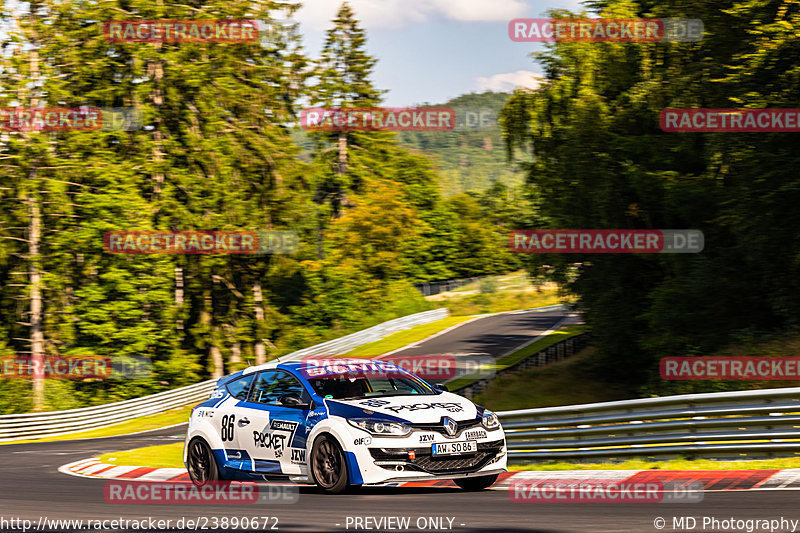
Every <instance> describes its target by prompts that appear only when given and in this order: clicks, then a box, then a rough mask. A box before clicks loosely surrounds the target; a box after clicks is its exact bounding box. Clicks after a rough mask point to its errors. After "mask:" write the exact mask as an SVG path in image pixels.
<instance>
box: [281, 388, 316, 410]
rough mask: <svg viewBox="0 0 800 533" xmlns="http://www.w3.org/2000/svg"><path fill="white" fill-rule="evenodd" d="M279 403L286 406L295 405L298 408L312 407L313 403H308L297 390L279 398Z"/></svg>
mask: <svg viewBox="0 0 800 533" xmlns="http://www.w3.org/2000/svg"><path fill="white" fill-rule="evenodd" d="M278 403H279V404H281V405H282V406H284V407H294V408H297V409H310V408H311V404H309V403H306V402H304V401H303V399H302V398H301V397H300V395H299V394H297V393H296V392H289V393H287V394H284V395H283V396H281V397H280V398H278Z"/></svg>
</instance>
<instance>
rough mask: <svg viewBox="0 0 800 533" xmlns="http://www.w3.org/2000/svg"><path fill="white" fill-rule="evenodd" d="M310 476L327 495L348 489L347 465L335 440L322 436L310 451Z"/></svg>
mask: <svg viewBox="0 0 800 533" xmlns="http://www.w3.org/2000/svg"><path fill="white" fill-rule="evenodd" d="M311 475H312V476H313V478H314V482H315V483H316V484H317V486H319V488H320V489H322V492H325V493H327V494H339V493H341V492H344V491H345V490H346V489H347V487H348V484H349V482H348V478H347V463H346V462H345V458H344V452H343V451H342V447H341V446H339V443H338V442H336V439H334V438H333V437H330V436H328V435H322V436H321V437H319V438H318V439H317V440H316V442H314V447H313V448H312V449H311Z"/></svg>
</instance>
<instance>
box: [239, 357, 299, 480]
mask: <svg viewBox="0 0 800 533" xmlns="http://www.w3.org/2000/svg"><path fill="white" fill-rule="evenodd" d="M289 393H295V394H297V395H298V396H300V397H301V398H302V399H303V400H304V403H310V401H311V398H310V396H309V394H308V392H307V391H306V390H305V388H304V387H303V385H302V383H300V381H299V380H298V379H297V378H296V377H295V376H293V375H292V374H290V373H289V372H287V371H285V370H281V369H273V370H264V371H261V372H259V373H258V374H257V375H256V378H255V381H254V382H253V386H252V388H251V390H250V394H249V395H248V398H247V401H245V402H242V403H240V404H239V405H238V406H237V410H238V413H239V421H240V422H241V423H245V422H246V423H247V424H248V426H247V427H248V428H249V429H248V431H240V432H239V436H238V439H239V440H238V446H239V447H240V448H242V449H243V450H245V451H246V452H247V454H248V455H249V456H250V458H251V460H252V471H253V472H257V473H259V474H264V475H270V474H288V475H300V474H305V473H306V471H307V468H306V464H307V463H306V461H307V459H306V447H305V442H306V440H305V437H306V417H307V415H308V410H307V409H303V408H298V407H286V406H284V405H281V404H280V402H279V399H280V398H281V397H282V396H284V395H285V394H289Z"/></svg>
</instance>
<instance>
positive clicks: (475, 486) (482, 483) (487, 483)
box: [453, 474, 498, 491]
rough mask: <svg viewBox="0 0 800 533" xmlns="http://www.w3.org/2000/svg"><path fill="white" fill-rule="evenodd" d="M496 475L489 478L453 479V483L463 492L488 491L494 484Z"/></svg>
mask: <svg viewBox="0 0 800 533" xmlns="http://www.w3.org/2000/svg"><path fill="white" fill-rule="evenodd" d="M497 478H498V475H497V474H493V475H491V476H478V477H462V478H459V479H454V480H453V482H454V483H455V484H456V485H458V486H459V487H461V488H462V489H464V490H469V491H478V490H484V489H488V488H489V487H491V486H492V485H494V482H495V481H497Z"/></svg>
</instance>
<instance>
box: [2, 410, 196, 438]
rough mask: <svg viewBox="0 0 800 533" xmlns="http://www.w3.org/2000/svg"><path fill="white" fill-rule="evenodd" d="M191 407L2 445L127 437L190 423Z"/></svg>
mask: <svg viewBox="0 0 800 533" xmlns="http://www.w3.org/2000/svg"><path fill="white" fill-rule="evenodd" d="M191 411H192V408H191V406H187V407H181V408H180V409H173V410H171V411H166V412H164V413H159V414H157V415H150V416H143V417H141V418H134V419H133V420H127V421H125V422H120V423H119V424H114V425H113V426H107V427H103V428H98V429H90V430H87V431H77V432H75V433H68V434H66V435H58V436H55V437H42V438H40V439H25V440H15V441H12V442H3V443H0V444H25V443H28V442H54V441H62V440H75V439H94V438H98V437H113V436H115V435H126V434H128V433H138V432H140V431H149V430H152V429H160V428H165V427H169V426H174V425H175V424H182V423H184V422H188V421H189V415H190V414H191Z"/></svg>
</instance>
